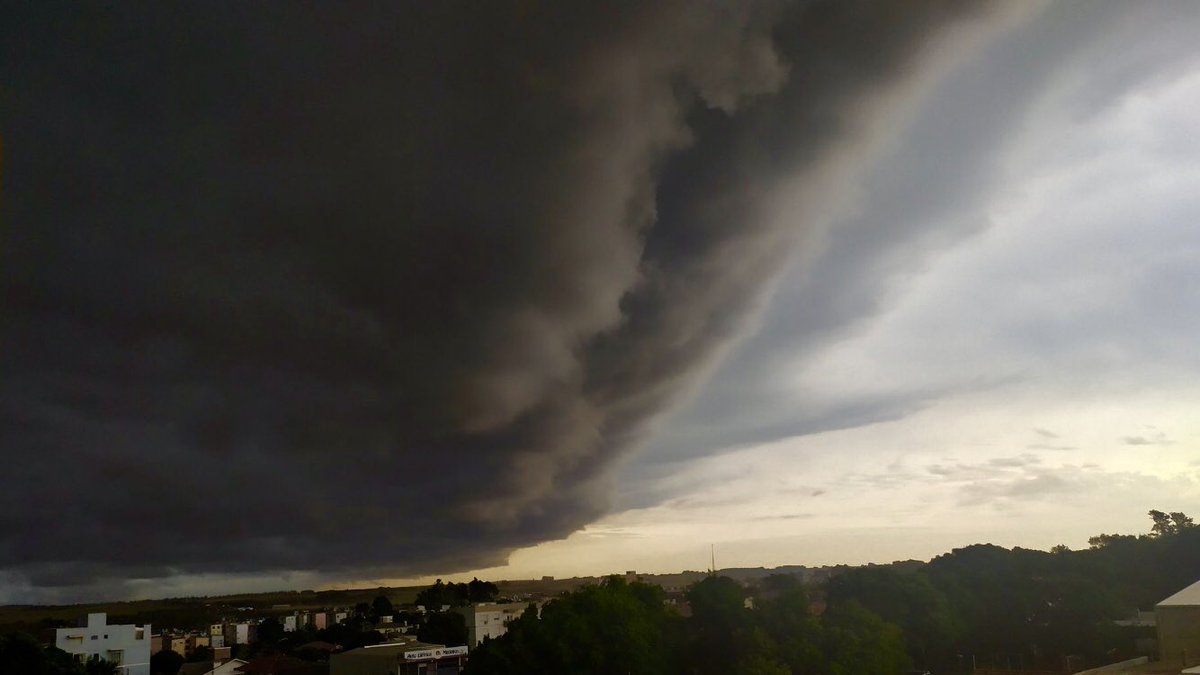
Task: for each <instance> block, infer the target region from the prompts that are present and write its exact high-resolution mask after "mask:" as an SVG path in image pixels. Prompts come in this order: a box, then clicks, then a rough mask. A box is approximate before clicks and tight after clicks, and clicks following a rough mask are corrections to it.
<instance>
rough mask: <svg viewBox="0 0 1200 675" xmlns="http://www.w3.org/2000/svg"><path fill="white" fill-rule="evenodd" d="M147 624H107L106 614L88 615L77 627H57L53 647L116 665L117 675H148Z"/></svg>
mask: <svg viewBox="0 0 1200 675" xmlns="http://www.w3.org/2000/svg"><path fill="white" fill-rule="evenodd" d="M150 642H151V635H150V624H146V625H144V626H136V625H133V624H120V625H111V626H110V625H108V615H107V614H105V613H103V612H100V613H96V614H88V615H87V619H85V620H84V621H82V622H80V626H79V627H77V628H59V629H57V630H56V631H55V633H54V646H55V647H58V648H59V649H61V650H63V651H64V652H67V653H68V654H71V655H73V656H74V657H75V658H76V659H77V660H78V661H81V662H86V661H87V660H88V659H91V658H93V657H94V658H100V659H104V660H105V661H109V662H110V663H115V664H117V672H118V673H120V675H150Z"/></svg>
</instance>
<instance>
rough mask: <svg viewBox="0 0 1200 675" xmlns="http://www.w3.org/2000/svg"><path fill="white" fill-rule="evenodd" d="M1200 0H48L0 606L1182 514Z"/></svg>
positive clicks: (27, 34) (1187, 477)
mask: <svg viewBox="0 0 1200 675" xmlns="http://www.w3.org/2000/svg"><path fill="white" fill-rule="evenodd" d="M1198 29H1200V8H1197V7H1196V6H1195V5H1194V4H1192V3H1189V2H1158V3H1138V4H1134V3H1122V2H1100V1H1089V2H1083V1H1074V2H1071V1H1062V2H1054V3H1045V4H1038V3H1030V2H1020V3H1017V2H938V1H933V0H929V1H922V2H904V3H893V2H880V1H875V2H868V1H859V2H832V1H828V0H816V1H811V2H762V3H758V2H729V3H690V2H687V3H685V2H656V3H639V4H638V5H636V6H631V7H630V8H622V9H614V8H613V7H611V6H588V5H584V4H581V3H580V4H567V3H536V2H535V3H528V2H513V3H505V2H498V3H488V4H487V5H486V6H480V5H478V3H438V4H436V5H417V4H413V5H407V6H405V5H397V6H388V7H379V6H372V5H366V4H364V5H362V6H353V5H352V4H351V5H339V6H338V7H337V8H333V7H331V6H322V5H289V6H282V5H279V6H275V5H265V4H261V3H255V4H250V3H243V4H231V5H229V6H228V7H226V8H224V11H220V12H217V11H214V10H213V8H212V7H211V6H189V5H167V4H162V3H144V4H139V3H123V4H121V5H120V6H117V7H108V6H102V5H100V4H94V5H84V6H83V7H81V8H74V9H73V10H72V11H65V10H63V9H62V8H60V7H55V6H52V5H49V4H32V5H28V6H26V7H23V8H22V9H21V10H19V11H18V12H15V13H14V16H13V20H12V21H6V22H5V25H4V26H3V27H0V50H2V51H0V82H2V83H4V84H3V86H0V137H2V138H3V142H4V146H3V148H4V157H3V166H2V168H0V171H2V176H0V177H2V180H3V183H2V187H0V190H2V192H0V293H2V296H0V298H2V304H0V454H2V456H3V458H4V461H5V467H6V468H5V470H4V471H3V472H0V602H71V601H82V600H89V599H97V598H114V599H119V598H135V597H160V596H166V595H172V596H174V595H184V594H215V593H223V592H235V591H242V590H256V589H276V588H310V587H336V586H353V585H368V584H370V585H377V584H382V583H406V582H417V583H421V582H425V581H428V580H430V579H432V578H434V577H442V578H470V576H472V575H478V576H480V577H481V578H490V579H504V578H528V577H540V576H542V575H555V576H573V575H595V574H605V573H611V572H618V571H624V570H628V569H635V570H639V571H644V572H669V571H678V570H683V569H705V568H706V567H707V566H708V564H709V560H710V555H711V554H713V552H715V556H716V558H717V564H718V566H719V567H733V566H776V565H784V564H805V565H822V564H838V563H848V564H861V563H866V562H889V561H892V560H900V559H911V558H917V559H928V558H930V557H932V556H936V555H938V554H940V553H943V552H945V551H948V550H950V549H951V548H954V547H959V546H964V545H968V544H972V543H983V542H991V543H995V544H999V545H1003V546H1024V547H1032V548H1049V547H1050V546H1054V545H1056V544H1066V545H1068V546H1070V547H1072V548H1080V547H1085V546H1086V545H1087V543H1086V542H1087V538H1088V537H1089V536H1092V535H1095V534H1099V533H1101V532H1131V533H1137V532H1144V531H1147V530H1148V529H1149V520H1148V518H1147V517H1146V511H1147V510H1149V509H1151V508H1157V509H1162V510H1168V511H1184V512H1188V513H1196V512H1200V417H1198V416H1197V415H1196V414H1195V412H1194V411H1195V410H1196V409H1197V404H1200V384H1198V383H1200V377H1197V375H1200V372H1198V371H1200V350H1197V349H1195V348H1194V346H1193V345H1194V342H1195V336H1197V335H1200V311H1197V310H1200V264H1198V263H1200V228H1198V227H1197V226H1196V223H1197V222H1200V192H1197V191H1196V190H1195V189H1194V187H1193V186H1194V185H1196V184H1197V182H1198V181H1200V121H1198V118H1197V117H1196V116H1195V114H1194V113H1193V111H1194V110H1196V109H1200V48H1198V47H1196V46H1195V45H1194V39H1193V37H1192V36H1194V35H1195V34H1197V32H1198Z"/></svg>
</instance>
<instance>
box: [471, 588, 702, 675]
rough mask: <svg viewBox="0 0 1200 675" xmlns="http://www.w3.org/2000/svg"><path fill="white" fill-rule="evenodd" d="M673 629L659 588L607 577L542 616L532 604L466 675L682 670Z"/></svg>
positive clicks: (477, 654) (488, 644)
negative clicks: (678, 661)
mask: <svg viewBox="0 0 1200 675" xmlns="http://www.w3.org/2000/svg"><path fill="white" fill-rule="evenodd" d="M676 625H677V621H676V618H675V617H671V616H669V615H668V614H667V611H666V609H665V608H664V605H663V592H662V589H661V588H659V587H658V586H651V585H649V584H643V583H641V582H634V583H632V584H630V583H626V581H625V580H624V579H623V578H621V577H609V578H607V579H605V580H604V581H602V582H601V583H600V584H599V585H592V586H584V587H583V588H580V589H579V590H577V591H575V592H573V593H568V594H565V595H563V596H561V597H559V598H557V599H555V600H552V601H550V602H548V603H546V605H545V606H544V607H543V608H542V610H541V613H540V615H539V613H538V610H537V608H536V607H535V606H533V605H530V607H529V609H527V610H525V612H524V613H523V614H522V615H521V616H520V617H518V618H517V619H515V620H514V621H513V622H512V623H510V624H509V625H508V631H507V632H506V633H505V634H504V635H502V636H501V637H499V638H497V639H495V640H486V641H484V642H483V643H482V644H480V645H479V646H478V647H476V648H475V651H474V652H472V654H471V660H470V661H469V662H468V664H467V672H468V673H471V674H473V675H478V674H480V673H503V674H508V673H512V674H516V673H626V674H632V675H637V674H645V675H650V674H652V673H668V672H681V671H682V670H683V669H682V668H680V667H678V666H679V664H678V663H676V662H675V661H674V660H673V659H675V658H676V657H677V656H678V654H679V653H680V651H681V650H680V649H679V648H678V646H677V645H678V640H677V639H676V638H675V634H674V627H675V626H676Z"/></svg>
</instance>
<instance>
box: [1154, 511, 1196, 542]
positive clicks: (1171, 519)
mask: <svg viewBox="0 0 1200 675" xmlns="http://www.w3.org/2000/svg"><path fill="white" fill-rule="evenodd" d="M1148 515H1149V516H1150V520H1151V521H1152V522H1153V523H1154V524H1153V525H1152V526H1151V527H1150V536H1152V537H1166V536H1170V535H1173V534H1179V533H1180V532H1182V531H1184V530H1186V529H1189V528H1192V527H1195V526H1196V523H1195V522H1193V521H1192V519H1191V518H1189V517H1188V515H1187V514H1186V513H1183V512H1182V511H1172V512H1171V513H1164V512H1162V511H1159V510H1157V509H1150V511H1149V514H1148Z"/></svg>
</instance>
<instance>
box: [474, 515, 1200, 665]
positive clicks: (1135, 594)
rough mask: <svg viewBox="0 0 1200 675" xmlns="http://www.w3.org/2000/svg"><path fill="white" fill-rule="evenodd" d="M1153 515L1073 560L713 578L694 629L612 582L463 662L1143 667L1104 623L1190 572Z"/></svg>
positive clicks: (1190, 552)
mask: <svg viewBox="0 0 1200 675" xmlns="http://www.w3.org/2000/svg"><path fill="white" fill-rule="evenodd" d="M1149 515H1150V518H1151V521H1152V527H1151V530H1150V532H1149V533H1147V534H1144V535H1141V536H1134V535H1098V536H1097V537H1093V538H1092V539H1091V542H1090V547H1089V548H1088V549H1086V550H1081V551H1072V550H1070V549H1069V548H1067V547H1065V546H1056V547H1054V549H1052V550H1051V551H1049V552H1047V551H1037V550H1029V549H1022V548H1014V549H1011V550H1009V549H1005V548H1001V547H999V546H993V545H990V544H979V545H974V546H967V547H965V548H961V549H955V550H953V551H951V552H950V553H947V554H944V555H942V556H939V557H937V558H935V559H933V560H932V561H930V562H929V563H928V564H924V565H882V566H867V567H857V568H846V569H844V570H841V572H840V573H839V574H836V575H835V576H833V577H832V578H831V579H830V580H829V581H828V582H826V583H825V584H822V585H820V586H816V587H813V588H806V587H804V586H803V585H801V584H800V583H799V582H798V581H796V580H795V579H794V578H793V577H785V576H776V577H768V578H767V579H765V580H763V581H761V582H759V583H758V584H757V585H753V586H748V587H743V586H741V585H740V584H738V583H737V582H735V581H733V580H731V579H728V578H724V577H718V576H712V577H709V578H707V579H705V580H703V581H701V582H699V583H697V584H696V585H694V586H692V587H691V589H690V590H689V591H688V592H687V596H686V599H687V601H688V605H689V606H690V616H684V615H682V614H681V613H677V612H675V611H673V610H672V608H671V607H670V606H669V605H666V604H664V602H663V601H664V599H665V596H664V594H663V591H662V589H661V588H659V587H657V586H651V585H647V584H643V583H640V582H633V583H626V582H625V581H624V580H623V579H621V578H619V577H614V578H610V579H607V580H605V581H604V582H602V583H601V584H599V585H596V586H588V587H584V588H583V589H580V590H578V591H575V592H573V593H569V594H565V595H563V596H562V597H560V598H558V599H555V600H552V601H550V602H549V603H547V604H546V605H545V606H544V607H543V608H542V609H541V612H540V614H539V612H538V611H537V610H536V608H531V609H529V610H527V611H526V612H525V613H524V614H523V615H522V616H521V617H520V618H519V619H517V620H515V621H514V622H513V623H511V624H510V625H509V631H508V633H507V634H506V635H504V636H502V637H500V638H499V639H497V640H491V641H486V642H485V643H484V644H483V645H482V646H480V647H479V648H477V649H476V650H475V651H474V652H472V654H471V659H470V662H469V665H468V669H469V670H468V672H469V673H471V675H487V674H506V673H521V672H574V673H616V672H620V673H661V672H675V673H695V674H707V673H743V674H751V673H757V674H772V673H797V674H810V675H850V674H856V675H898V674H902V673H905V672H906V671H908V670H909V669H912V668H915V669H918V670H919V671H925V670H930V671H932V672H935V673H938V674H939V675H941V674H943V673H945V674H957V673H970V672H971V671H972V669H973V667H974V666H976V665H985V664H990V665H1001V666H1009V667H1014V668H1015V667H1020V668H1027V669H1030V668H1044V669H1047V670H1059V669H1061V668H1063V666H1064V665H1066V666H1070V667H1073V668H1074V669H1075V670H1082V669H1083V667H1084V666H1087V667H1092V666H1098V665H1102V664H1105V663H1110V662H1113V661H1116V660H1120V659H1122V658H1129V657H1132V656H1135V655H1137V654H1136V652H1137V651H1138V639H1139V638H1147V637H1153V629H1147V628H1144V627H1137V626H1121V625H1118V624H1116V623H1114V621H1115V620H1117V619H1121V618H1127V617H1128V616H1129V615H1130V614H1132V613H1133V612H1135V611H1136V610H1137V609H1139V608H1140V609H1151V608H1153V606H1154V604H1155V603H1157V602H1158V601H1159V600H1162V599H1163V598H1165V597H1167V596H1168V595H1170V594H1172V593H1174V592H1176V591H1178V590H1179V589H1181V588H1183V587H1185V586H1187V585H1188V584H1191V583H1193V582H1195V581H1196V580H1197V579H1196V576H1197V574H1200V528H1197V527H1196V526H1195V525H1194V524H1193V522H1192V519H1191V518H1189V517H1188V516H1186V515H1185V514H1183V513H1164V512H1162V511H1157V510H1152V511H1150V513H1149Z"/></svg>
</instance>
